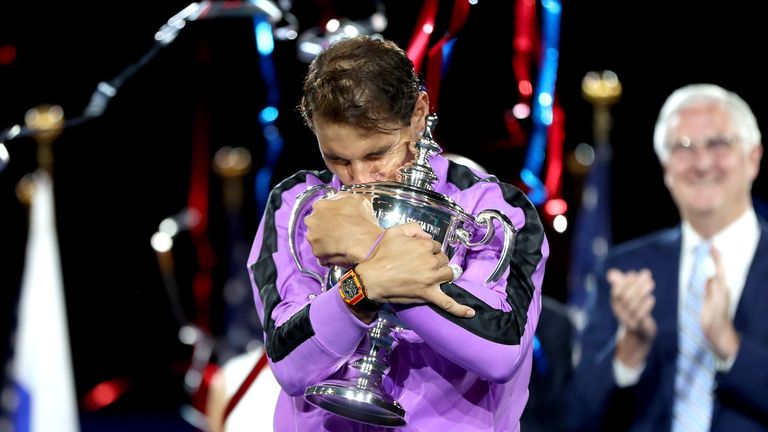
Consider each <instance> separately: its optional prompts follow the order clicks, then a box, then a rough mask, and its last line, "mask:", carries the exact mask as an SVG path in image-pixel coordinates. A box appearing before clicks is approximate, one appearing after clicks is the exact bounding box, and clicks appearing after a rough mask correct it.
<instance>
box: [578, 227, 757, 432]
mask: <svg viewBox="0 0 768 432" xmlns="http://www.w3.org/2000/svg"><path fill="white" fill-rule="evenodd" d="M759 220H760V240H759V243H758V246H757V250H756V252H755V257H754V260H753V262H752V266H751V267H750V270H749V274H748V276H747V279H746V282H745V286H744V291H743V293H742V295H741V300H740V301H739V304H738V307H737V310H736V316H735V318H734V324H735V326H736V330H737V331H738V332H739V334H740V335H741V348H740V349H739V353H738V355H737V356H736V360H735V362H734V364H733V367H732V368H731V370H730V371H729V372H728V373H718V374H717V376H716V378H715V379H716V392H715V405H714V411H713V417H712V429H711V430H712V431H729V432H731V431H735V432H749V431H768V225H767V224H766V222H765V221H764V220H763V219H759ZM680 248H681V228H680V226H678V227H676V228H673V229H668V230H664V231H660V232H657V233H654V234H651V235H648V236H645V237H642V238H639V239H636V240H633V241H631V242H628V243H626V244H624V245H621V246H618V247H616V248H615V249H614V250H613V251H612V252H611V253H610V254H609V256H608V257H607V258H606V261H605V263H604V266H603V269H602V271H601V272H599V273H598V293H597V298H596V301H595V304H594V305H593V309H592V310H591V311H590V315H589V322H588V324H587V327H586V329H585V331H584V334H583V336H582V353H581V361H580V363H579V365H578V367H577V370H576V372H575V375H574V379H573V381H572V383H571V384H572V389H571V397H570V402H571V403H570V407H569V408H570V410H569V411H570V420H571V426H572V429H580V430H590V431H595V430H610V431H619V430H631V431H654V432H657V431H668V430H670V428H671V421H672V419H671V418H672V406H673V387H674V382H675V362H676V356H677V309H678V308H677V305H678V271H679V269H678V267H679V261H680ZM611 267H616V268H619V269H621V270H623V271H626V270H639V269H641V268H643V267H647V268H649V269H650V270H651V271H652V272H653V278H654V280H655V282H656V289H655V290H654V294H655V296H656V306H655V307H654V310H653V316H654V318H655V319H656V322H657V324H658V334H657V337H656V340H655V341H654V344H653V346H652V348H651V352H650V353H649V356H648V359H647V362H646V367H645V370H644V371H643V373H642V375H641V377H640V381H639V382H638V383H637V384H636V385H634V386H631V387H628V388H625V389H618V388H617V387H616V382H615V380H614V377H613V367H612V359H613V347H614V345H615V340H614V339H615V335H616V330H617V326H618V325H617V321H616V318H615V317H614V315H613V313H612V310H611V305H610V298H609V297H610V285H609V284H608V283H607V281H606V280H605V270H606V269H609V268H611Z"/></svg>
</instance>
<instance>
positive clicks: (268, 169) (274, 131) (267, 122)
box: [253, 15, 283, 215]
mask: <svg viewBox="0 0 768 432" xmlns="http://www.w3.org/2000/svg"><path fill="white" fill-rule="evenodd" d="M253 28H254V33H255V37H256V50H257V51H258V53H259V66H260V70H261V77H262V79H263V80H264V84H265V85H266V87H267V106H265V107H264V108H263V109H262V110H261V112H259V124H261V129H262V134H263V135H264V139H265V141H266V152H265V154H264V165H262V167H261V168H259V170H258V171H257V173H256V178H255V193H256V208H257V211H258V213H259V215H261V214H262V213H263V212H264V208H265V207H266V204H267V198H268V197H269V191H270V188H271V183H272V173H273V171H274V167H275V165H276V164H277V160H278V159H279V157H280V153H282V151H283V137H282V136H281V135H280V131H279V130H278V128H277V126H275V122H276V121H277V118H278V117H279V115H280V112H279V110H278V109H277V107H278V106H279V105H280V87H279V85H278V82H277V74H276V73H275V64H274V61H273V60H272V52H273V51H274V48H275V40H274V38H273V36H272V25H271V24H270V23H269V21H267V19H266V17H265V16H263V15H257V16H255V17H253Z"/></svg>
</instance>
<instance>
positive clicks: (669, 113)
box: [653, 84, 762, 163]
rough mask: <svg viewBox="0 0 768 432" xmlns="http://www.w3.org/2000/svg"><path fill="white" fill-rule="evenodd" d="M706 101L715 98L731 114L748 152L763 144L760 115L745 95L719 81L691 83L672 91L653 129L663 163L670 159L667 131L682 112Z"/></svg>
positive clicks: (658, 155) (655, 144) (657, 151)
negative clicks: (725, 86)
mask: <svg viewBox="0 0 768 432" xmlns="http://www.w3.org/2000/svg"><path fill="white" fill-rule="evenodd" d="M702 102H714V103H716V104H718V105H720V106H721V107H723V108H724V109H725V110H726V111H727V112H728V113H729V114H730V116H731V121H733V124H734V125H735V126H736V133H737V134H738V137H739V138H740V139H741V142H742V146H743V149H744V152H745V153H746V152H747V151H749V150H751V149H753V148H754V147H757V146H758V145H760V144H761V139H762V138H761V135H760V128H759V127H758V125H757V119H756V118H755V114H754V113H752V109H750V107H749V105H747V103H746V102H745V101H744V99H742V98H741V97H740V96H739V95H737V94H736V93H734V92H731V91H728V90H726V89H724V88H722V87H720V86H717V85H715V84H689V85H686V86H684V87H680V88H679V89H677V90H675V91H674V92H672V94H671V95H669V97H668V98H667V100H666V101H665V102H664V105H663V106H662V107H661V111H659V117H658V119H657V120H656V127H655V129H654V131H653V148H654V150H655V151H656V156H657V157H658V158H659V160H660V161H661V163H666V162H667V160H668V159H669V148H668V147H667V135H668V133H669V129H670V127H671V125H672V123H673V121H674V120H676V119H677V116H678V114H679V112H680V111H681V110H682V109H684V108H687V107H690V106H692V105H696V104H699V103H702Z"/></svg>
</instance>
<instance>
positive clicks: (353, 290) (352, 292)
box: [341, 275, 358, 300]
mask: <svg viewBox="0 0 768 432" xmlns="http://www.w3.org/2000/svg"><path fill="white" fill-rule="evenodd" d="M341 292H342V293H343V294H344V297H345V298H346V299H347V300H351V299H352V298H354V297H355V296H356V295H357V292H358V287H357V284H355V279H354V277H353V276H352V275H349V276H348V277H346V278H344V279H343V280H342V281H341Z"/></svg>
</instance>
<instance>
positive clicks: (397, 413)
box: [304, 380, 405, 427]
mask: <svg viewBox="0 0 768 432" xmlns="http://www.w3.org/2000/svg"><path fill="white" fill-rule="evenodd" d="M304 399H306V400H307V402H309V403H311V404H312V405H315V406H317V407H320V408H322V409H324V410H326V411H329V412H331V413H333V414H336V415H338V416H341V417H344V418H347V419H349V420H354V421H358V422H361V423H367V424H371V425H374V426H380V427H398V426H404V425H405V410H404V409H403V407H402V406H401V405H400V403H399V402H398V401H396V400H395V399H393V398H392V397H391V396H389V395H388V394H385V393H383V392H381V391H379V390H378V389H374V388H361V387H358V386H355V385H354V383H350V382H347V381H340V380H330V381H326V382H324V383H321V384H318V385H314V386H310V387H308V388H307V390H306V391H305V392H304Z"/></svg>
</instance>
